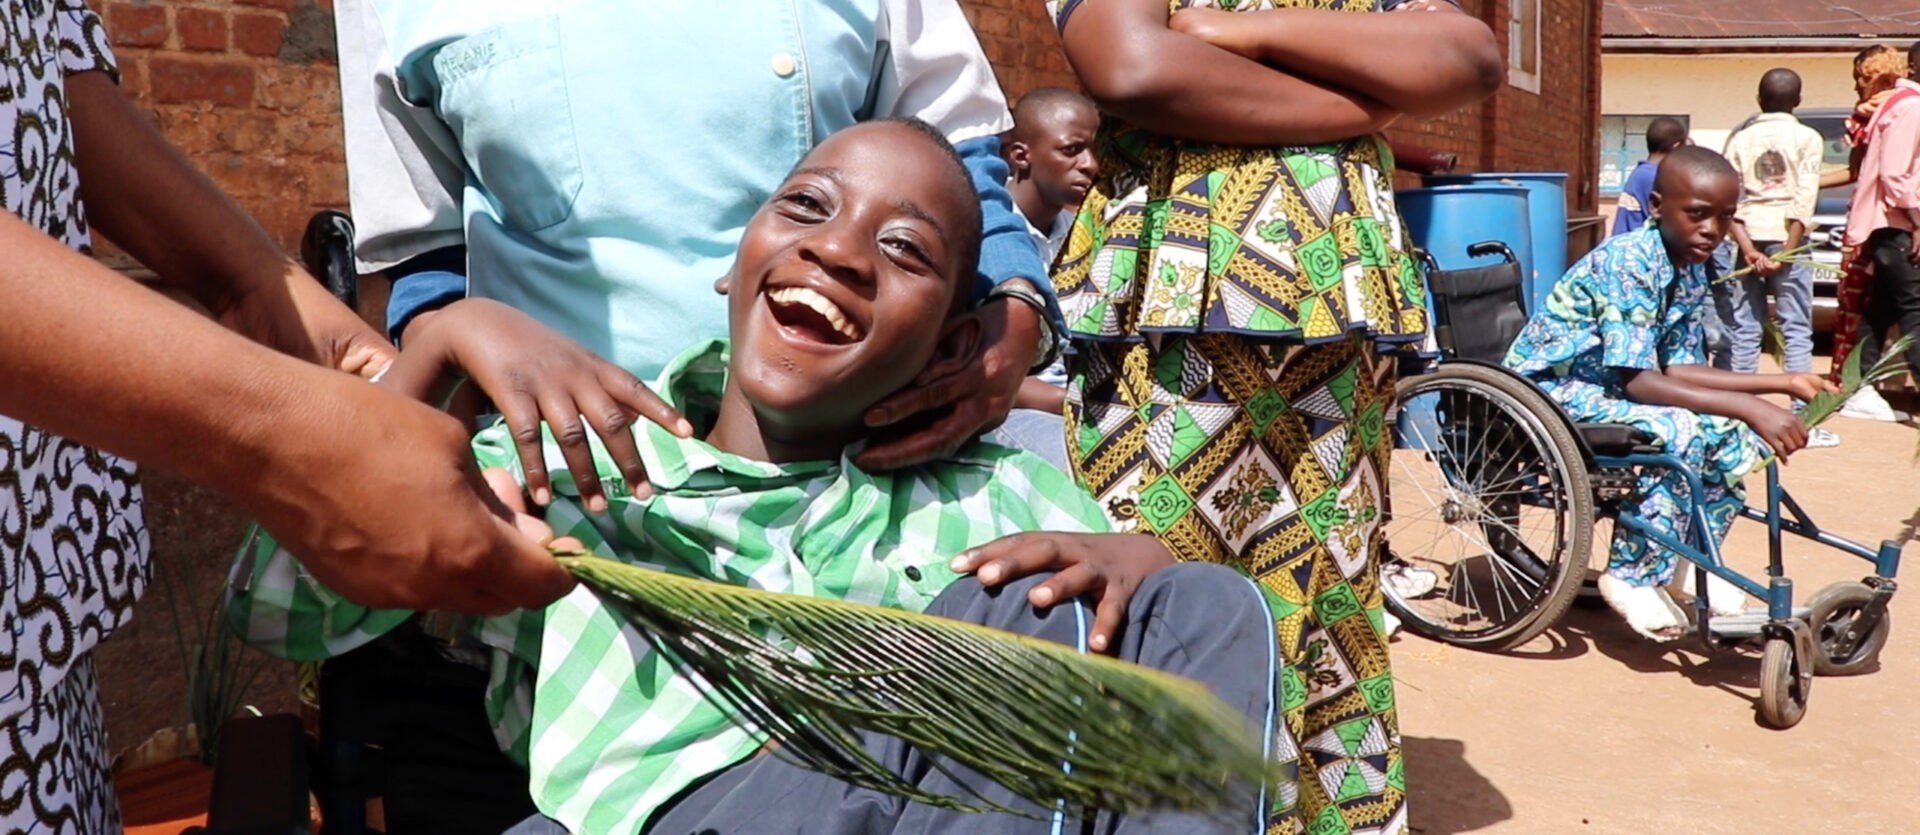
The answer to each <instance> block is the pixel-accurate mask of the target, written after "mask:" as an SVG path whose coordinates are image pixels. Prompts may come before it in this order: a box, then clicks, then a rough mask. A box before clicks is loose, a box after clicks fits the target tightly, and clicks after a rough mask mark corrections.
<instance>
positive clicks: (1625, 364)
mask: <svg viewBox="0 0 1920 835" xmlns="http://www.w3.org/2000/svg"><path fill="white" fill-rule="evenodd" d="M1739 194H1740V177H1739V174H1737V173H1736V172H1735V171H1734V169H1733V166H1732V165H1730V164H1728V163H1727V161H1726V159H1725V158H1723V157H1721V156H1720V155H1719V154H1716V153H1714V152H1712V151H1709V150H1706V149H1704V148H1700V147H1697V146H1691V145H1689V146H1683V147H1680V148H1676V149H1674V150H1673V151H1672V152H1670V153H1669V154H1668V155H1667V157H1666V159H1664V160H1662V161H1661V163H1660V170H1659V174H1658V175H1657V177H1656V178H1655V181H1654V189H1653V193H1652V195H1651V198H1650V200H1649V208H1650V209H1652V223H1650V224H1648V225H1647V226H1645V227H1643V228H1641V229H1639V230H1636V231H1633V232H1629V233H1627V234H1623V235H1617V236H1615V237H1613V238H1609V239H1608V240H1607V241H1606V242H1605V243H1603V244H1601V245H1600V247H1599V248H1598V249H1595V250H1594V251H1593V252H1592V253H1590V254H1588V255H1587V257H1585V258H1583V259H1581V261H1580V263H1578V264H1575V265H1574V267H1573V269H1571V270H1569V271H1568V272H1567V274H1566V276H1565V277H1564V278H1562V279H1561V280H1560V283H1559V284H1557V285H1555V287H1554V289H1553V293H1552V294H1551V295H1550V296H1548V298H1547V303H1546V304H1545V305H1544V306H1543V307H1542V308H1541V309H1540V310H1539V311H1537V312H1535V313H1534V315H1533V319H1532V320H1531V321H1530V322H1528V323H1527V327H1526V330H1524V331H1522V332H1521V334H1520V337H1519V339H1517V340H1515V341H1514V344H1513V347H1512V348H1511V349H1510V350H1509V352H1508V354H1507V359H1506V365H1507V367H1508V368H1511V369H1513V370H1514V371H1517V372H1519V373H1520V374H1521V375H1523V376H1525V377H1527V378H1528V379H1530V380H1532V381H1533V382H1534V383H1535V384H1536V385H1538V386H1539V387H1540V388H1541V389H1542V390H1544V391H1545V392H1546V393H1547V395H1548V396H1549V397H1552V398H1553V399H1554V400H1555V401H1556V402H1558V403H1559V404H1560V405H1561V406H1562V407H1563V408H1565V409H1566V411H1567V413H1568V415H1569V416H1571V417H1572V418H1573V419H1574V420H1575V421H1579V422H1583V423H1621V424H1626V425H1628V426H1632V427H1634V428H1636V429H1639V430H1641V431H1643V432H1646V433H1648V434H1650V435H1652V436H1653V437H1654V438H1655V439H1656V441H1657V442H1658V443H1659V444H1660V445H1661V446H1662V447H1664V448H1665V449H1666V451H1667V452H1668V453H1669V454H1671V455H1673V456H1675V457H1677V458H1679V459H1680V460H1682V461H1684V462H1686V463H1687V465H1688V467H1689V468H1691V469H1692V470H1693V471H1694V472H1696V473H1698V474H1699V476H1700V480H1701V484H1702V485H1703V495H1701V496H1689V495H1687V486H1686V482H1685V480H1684V477H1683V476H1681V475H1680V474H1679V473H1677V472H1670V471H1665V470H1660V469H1654V468H1649V469H1646V470H1643V471H1641V473H1640V475H1639V483H1638V485H1637V487H1638V498H1637V499H1635V502H1636V504H1635V505H1634V507H1632V508H1630V509H1629V512H1632V513H1635V514H1637V515H1639V516H1640V517H1641V518H1643V519H1647V520H1649V521H1652V522H1655V523H1658V524H1663V525H1664V526H1666V527H1667V528H1668V529H1670V530H1673V531H1674V532H1675V534H1676V535H1678V536H1680V537H1682V538H1684V537H1685V535H1686V529H1687V526H1688V524H1689V520H1690V519H1691V518H1692V517H1691V508H1692V506H1693V502H1695V501H1699V502H1704V503H1705V505H1706V516H1707V518H1708V520H1709V521H1710V522H1711V524H1712V530H1711V531H1708V532H1707V533H1708V535H1710V536H1712V537H1713V538H1714V540H1715V541H1716V542H1718V541H1720V540H1722V539H1724V538H1725V536H1726V533H1727V529H1728V528H1729V527H1731V526H1732V524H1733V519H1734V517H1735V516H1736V515H1737V514H1738V512H1739V509H1740V507H1741V506H1742V505H1744V504H1745V502H1746V495H1745V490H1744V487H1743V480H1744V479H1745V477H1746V475H1747V473H1748V472H1750V471H1752V470H1753V469H1754V468H1755V467H1757V466H1759V465H1760V464H1761V462H1763V461H1764V460H1766V458H1767V455H1768V451H1769V450H1771V451H1772V453H1773V454H1776V455H1778V456H1779V457H1780V460H1781V461H1782V462H1784V461H1786V459H1787V456H1789V455H1791V454H1793V453H1794V452H1795V451H1797V450H1799V449H1800V448H1801V447H1803V446H1806V443H1807V430H1806V427H1805V426H1803V425H1801V423H1800V421H1799V420H1798V419H1796V418H1795V417H1794V416H1793V414H1792V413H1791V412H1789V411H1788V410H1786V409H1784V408H1782V407H1780V406H1777V405H1775V404H1773V403H1770V402H1768V401H1766V400H1763V399H1761V398H1760V397H1759V395H1763V394H1786V395H1791V396H1793V397H1797V398H1800V399H1803V400H1804V399H1808V398H1811V397H1813V396H1814V395H1815V394H1817V393H1819V392H1821V391H1826V390H1831V388H1832V384H1831V383H1828V382H1827V381H1826V380H1825V379H1824V378H1822V377H1819V376H1817V375H1813V374H1735V373H1732V372H1727V371H1721V370H1718V369H1715V368H1711V367H1708V366H1707V365H1706V364H1705V363H1706V361H1707V358H1706V352H1705V347H1704V343H1705V332H1704V328H1703V326H1702V324H1701V321H1702V316H1703V315H1704V311H1705V309H1706V305H1707V304H1709V302H1708V301H1707V289H1708V288H1707V279H1706V274H1705V272H1704V270H1703V268H1702V264H1704V263H1705V262H1706V261H1707V259H1708V258H1709V257H1711V256H1712V254H1713V251H1714V249H1715V248H1716V247H1718V246H1719V245H1720V242H1721V241H1722V240H1724V239H1725V238H1726V236H1727V233H1728V230H1729V229H1730V228H1731V225H1732V224H1733V222H1734V212H1735V210H1736V208H1737V207H1738V201H1739ZM1674 566H1675V561H1674V555H1673V554H1672V553H1670V552H1668V551H1667V550H1666V549H1664V548H1660V547H1658V546H1657V545H1654V544H1653V543H1651V542H1648V541H1647V540H1646V538H1645V537H1643V536H1641V535H1638V534H1635V533H1633V532H1632V531H1628V530H1624V529H1619V528H1616V529H1615V531H1614V539H1613V554H1612V558H1611V559H1610V560H1609V561H1608V564H1607V570H1606V572H1605V573H1604V574H1603V575H1601V578H1600V592H1601V595H1602V596H1603V597H1605V598H1606V600H1607V603H1608V604H1609V605H1611V606H1612V607H1613V608H1614V610H1615V611H1617V612H1619V613H1620V614H1621V616H1622V617H1625V618H1626V620H1627V623H1628V624H1629V625H1631V626H1632V627H1633V628H1634V630H1635V631H1637V632H1639V633H1640V634H1642V635H1645V636H1647V637H1648V638H1652V639H1654V640H1672V639H1673V638H1676V637H1679V636H1680V635H1681V634H1682V633H1683V631H1684V629H1685V627H1686V624H1687V619H1686V613H1685V612H1684V611H1682V610H1681V608H1680V607H1679V606H1678V605H1677V604H1676V603H1675V602H1674V601H1673V599H1672V598H1671V597H1669V596H1668V595H1667V594H1666V591H1665V588H1664V587H1665V586H1666V585H1667V584H1668V583H1670V582H1671V581H1672V580H1673V575H1674ZM1710 585H1711V586H1712V588H1711V590H1710V591H1709V594H1708V596H1709V598H1710V602H1711V603H1712V605H1713V608H1714V610H1715V612H1716V613H1722V612H1737V611H1739V610H1740V609H1741V608H1742V607H1743V606H1744V599H1743V598H1742V597H1741V595H1740V592H1739V591H1738V590H1736V589H1735V588H1733V586H1731V585H1729V584H1726V583H1724V582H1721V581H1717V580H1715V581H1712V582H1710Z"/></svg>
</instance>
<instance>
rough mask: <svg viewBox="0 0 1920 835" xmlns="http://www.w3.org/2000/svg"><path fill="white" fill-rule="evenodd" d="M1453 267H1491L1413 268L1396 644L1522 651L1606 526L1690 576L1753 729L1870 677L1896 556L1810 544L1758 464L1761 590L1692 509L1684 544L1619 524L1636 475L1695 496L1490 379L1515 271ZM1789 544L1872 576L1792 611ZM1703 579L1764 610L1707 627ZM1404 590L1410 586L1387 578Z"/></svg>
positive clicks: (1605, 435) (1839, 542) (1601, 429)
mask: <svg viewBox="0 0 1920 835" xmlns="http://www.w3.org/2000/svg"><path fill="white" fill-rule="evenodd" d="M1468 252H1469V254H1471V255H1473V256H1475V257H1484V256H1491V255H1502V256H1504V261H1503V262H1501V263H1497V264H1494V265H1491V266H1485V267H1477V268H1472V269H1463V270H1452V271H1441V270H1439V269H1438V268H1437V266H1436V265H1435V264H1434V263H1433V261H1432V260H1431V259H1426V260H1425V263H1426V273H1427V282H1428V288H1429V292H1430V294H1431V296H1432V300H1433V313H1434V323H1433V335H1434V344H1433V346H1431V347H1432V349H1433V350H1431V351H1429V352H1428V353H1426V354H1424V355H1423V356H1422V357H1421V358H1419V359H1418V360H1414V361H1411V362H1409V363H1408V366H1409V367H1408V368H1406V369H1405V373H1403V375H1402V378H1401V381H1400V385H1399V390H1398V406H1397V413H1396V415H1395V418H1394V421H1393V422H1394V432H1395V450H1394V456H1393V462H1392V465H1391V471H1390V473H1389V483H1390V488H1389V491H1388V493H1389V514H1388V517H1387V520H1386V536H1385V537H1384V541H1385V542H1386V546H1385V547H1386V553H1383V554H1382V555H1381V556H1382V564H1383V566H1384V570H1383V576H1384V578H1385V582H1383V584H1382V586H1383V588H1384V591H1385V594H1386V598H1387V605H1388V606H1389V607H1390V608H1391V609H1392V610H1393V612H1394V613H1395V614H1396V615H1397V616H1399V617H1400V618H1401V620H1402V622H1403V623H1404V624H1405V626H1406V628H1408V629H1411V630H1413V631H1414V632H1416V633H1419V634H1421V635H1425V636H1427V637H1430V638H1433V639H1436V640H1439V641H1444V642H1446V643H1449V644H1454V645H1457V646H1462V647H1468V648H1474V649H1484V650H1493V651H1501V650H1508V649H1512V648H1514V647H1518V646H1519V645H1521V644H1524V643H1526V642H1527V641H1529V640H1532V639H1533V638H1534V637H1535V636H1537V635H1539V634H1540V633H1541V632H1543V631H1545V630H1546V629H1547V628H1548V627H1551V626H1553V625H1554V624H1555V623H1557V622H1558V621H1559V620H1560V618H1561V616H1562V615H1563V614H1565V612H1566V610H1567V607H1568V606H1569V605H1571V604H1572V602H1573V600H1574V598H1575V597H1576V596H1578V594H1579V593H1580V588H1581V585H1582V583H1583V582H1584V580H1585V578H1586V571H1587V565H1588V561H1589V559H1590V556H1591V554H1592V551H1593V546H1594V543H1593V538H1594V533H1593V528H1594V523H1595V521H1596V520H1597V519H1600V518H1609V519H1612V520H1613V524H1614V525H1615V527H1616V528H1630V529H1633V530H1636V531H1640V532H1642V533H1644V534H1645V535H1646V536H1647V537H1648V538H1649V539H1650V540H1652V541H1653V542H1655V543H1657V544H1658V545H1659V546H1662V547H1666V548H1668V549H1670V550H1672V551H1673V552H1674V553H1675V554H1677V555H1678V556H1679V557H1680V558H1682V559H1684V560H1686V561H1687V562H1688V563H1690V564H1691V565H1692V569H1693V571H1694V572H1695V580H1696V583H1695V588H1697V589H1700V593H1699V595H1698V596H1697V597H1696V599H1695V601H1694V607H1693V610H1692V614H1693V615H1694V632H1695V634H1697V635H1698V636H1699V637H1700V638H1701V639H1702V641H1703V642H1704V643H1705V644H1706V646H1707V647H1708V648H1709V649H1714V650H1717V649H1722V648H1727V647H1731V646H1735V645H1739V644H1743V643H1757V644H1759V645H1760V647H1761V651H1762V655H1761V699H1760V714H1761V717H1762V719H1763V720H1764V721H1766V722H1767V723H1768V724H1770V725H1773V726H1774V727H1779V728H1786V727H1791V726H1792V725H1794V724H1795V723H1797V722H1799V721H1800V718H1801V716H1802V715H1803V714H1804V713H1805V711H1806V703H1807V696H1808V693H1809V691H1810V689H1811V686H1812V683H1813V682H1812V677H1813V675H1814V674H1815V673H1818V674H1821V675H1849V674H1854V673H1860V672H1865V671H1867V670H1870V669H1872V668H1873V667H1874V666H1875V663H1876V660H1877V658H1878V656H1879V653H1880V649H1881V647H1882V646H1884V645H1885V643H1886V640H1887V635H1888V632H1889V630H1890V627H1891V622H1890V620H1889V615H1888V613H1887V603H1888V601H1889V599H1890V598H1891V597H1892V596H1893V593H1894V590H1895V584H1894V580H1893V577H1894V574H1895V572H1896V571H1897V570H1898V567H1899V563H1900V546H1899V544H1898V543H1896V542H1893V541H1887V542H1883V543H1881V545H1880V547H1879V548H1878V549H1877V550H1875V549H1871V548H1868V547H1866V546H1863V545H1860V544H1858V543H1855V542H1852V541H1849V540H1847V539H1844V538H1841V537H1839V536H1836V535H1834V534H1832V533H1829V532H1827V531H1824V530H1821V529H1820V527H1819V526H1818V525H1816V524H1815V523H1814V522H1813V521H1812V520H1811V519H1810V518H1809V517H1808V516H1807V514H1806V512H1805V511H1804V510H1802V509H1801V507H1800V506H1799V505H1798V504H1797V503H1795V502H1794V501H1793V499H1792V497H1790V496H1788V495H1787V493H1786V491H1785V490H1784V489H1782V488H1781V486H1780V480H1779V472H1778V469H1777V466H1776V465H1773V464H1769V465H1768V467H1767V486H1766V493H1765V496H1766V498H1765V504H1764V505H1763V506H1760V507H1753V506H1749V507H1747V508H1745V509H1743V511H1742V515H1743V516H1745V517H1746V518H1749V519H1753V520H1756V521H1760V522H1764V523H1766V525H1767V528H1768V535H1769V540H1768V541H1769V548H1768V558H1769V559H1768V568H1767V575H1766V576H1765V577H1764V578H1750V577H1748V576H1746V575H1743V574H1741V573H1740V572H1738V571H1735V570H1733V569H1731V568H1729V567H1727V565H1726V564H1725V562H1724V561H1722V559H1721V557H1720V553H1719V549H1718V547H1717V546H1716V544H1715V543H1714V542H1712V541H1711V536H1710V535H1707V534H1706V533H1705V532H1706V531H1709V530H1711V526H1710V525H1708V524H1707V523H1706V520H1705V518H1704V511H1703V510H1698V509H1696V512H1695V517H1694V519H1693V520H1692V524H1690V525H1688V526H1687V527H1688V529H1689V531H1690V532H1692V533H1691V535H1688V536H1685V537H1680V536H1676V535H1675V533H1674V532H1672V531H1670V530H1667V529H1665V528H1664V527H1662V526H1657V525H1655V524H1652V523H1650V522H1649V521H1648V520H1645V519H1641V518H1639V517H1638V516H1637V515H1635V514H1633V513H1632V512H1630V511H1628V510H1626V509H1625V508H1627V507H1628V506H1630V504H1629V503H1628V502H1627V501H1626V500H1628V499H1630V498H1633V496H1634V495H1635V491H1636V488H1635V474H1636V473H1637V472H1639V471H1640V470H1641V469H1642V468H1648V467H1661V468H1669V469H1673V470H1676V471H1681V472H1685V473H1686V476H1685V477H1686V478H1687V480H1688V481H1689V483H1690V484H1691V486H1692V490H1693V491H1694V495H1699V491H1700V485H1699V479H1698V477H1697V475H1695V474H1693V473H1692V472H1690V471H1687V470H1686V468H1685V466H1684V465H1683V464H1682V463H1681V462H1680V461H1678V460H1677V459H1674V458H1672V457H1670V456H1668V455H1666V454H1665V452H1664V451H1663V450H1661V449H1660V448H1659V447H1658V446H1655V445H1652V443H1651V441H1652V438H1650V437H1648V436H1646V435H1644V434H1642V433H1640V432H1639V431H1638V430H1635V429H1632V428H1631V427H1627V426H1622V425H1618V424H1582V423H1575V422H1574V421H1572V420H1570V419H1569V418H1568V417H1567V415H1566V413H1565V412H1564V411H1563V410H1562V409H1561V408H1560V407H1559V405H1558V404H1557V403H1555V402H1554V401H1553V400H1552V399H1550V398H1548V397H1547V396H1546V394H1545V393H1543V392H1542V391H1541V390H1540V389H1538V388H1536V387H1535V386H1534V385H1533V384H1532V383H1531V382H1529V381H1528V380H1526V379H1525V378H1523V377H1521V376H1520V375H1518V374H1515V373H1513V372H1510V371H1508V370H1506V369H1505V368H1503V367H1502V366H1501V365H1500V361H1501V359H1502V358H1503V357H1504V356H1505V355H1506V352H1507V348H1508V346H1509V345H1511V344H1512V342H1513V340H1514V339H1515V338H1516V337H1518V336H1519V334H1520V330H1521V329H1522V328H1523V327H1524V326H1525V324H1526V316H1525V313H1524V310H1525V306H1524V302H1523V298H1524V297H1523V293H1524V290H1523V287H1524V281H1523V279H1522V275H1521V269H1520V266H1519V265H1518V264H1517V263H1515V259H1514V257H1513V253H1512V252H1511V251H1510V250H1508V249H1507V247H1506V246H1505V245H1503V244H1499V243H1495V242H1487V243H1480V244H1475V245H1474V246H1472V247H1470V248H1469V250H1468ZM1786 533H1791V534H1795V535H1797V536H1801V537H1804V538H1806V539H1810V540H1813V541H1815V542H1819V543H1822V544H1824V545H1827V546H1829V547H1832V548H1835V549H1838V550H1840V551H1843V552H1846V553H1849V554H1852V555H1854V556H1857V557H1859V558H1861V559H1864V560H1866V561H1867V562H1869V563H1871V564H1872V565H1873V567H1874V569H1873V574H1872V575H1871V576H1869V577H1867V578H1865V579H1864V580H1862V581H1860V582H1847V583H1836V584H1834V585H1831V586H1828V587H1826V588H1824V589H1822V590H1820V592H1819V593H1817V594H1815V595H1814V596H1813V597H1812V598H1811V599H1810V600H1809V601H1807V602H1806V604H1805V605H1804V606H1798V607H1796V606H1795V605H1794V599H1793V582H1792V580H1791V579H1789V578H1787V577H1786V576H1785V574H1784V571H1783V569H1782V563H1781V536H1782V534H1786ZM1683 569H1684V567H1683ZM1428 572H1431V574H1430V575H1429V574H1428ZM1709 572H1710V573H1712V574H1714V575H1716V576H1718V577H1720V578H1721V579H1724V580H1726V581H1728V582H1729V583H1732V584H1733V585H1734V586H1736V587H1738V588H1740V589H1741V590H1742V591H1744V592H1746V593H1747V594H1750V595H1752V596H1754V597H1757V598H1759V599H1761V600H1764V601H1766V604H1767V606H1766V611H1765V612H1764V613H1761V612H1751V613H1747V614H1743V615H1740V616H1721V617H1718V618H1716V617H1714V616H1713V615H1712V614H1711V612H1710V611H1709V609H1708V599H1707V595H1708V592H1707V591H1706V575H1707V574H1708V573H1709ZM1408 576H1416V577H1420V578H1422V581H1419V582H1408V581H1405V580H1404V579H1400V580H1397V579H1396V577H1399V578H1405V577H1408Z"/></svg>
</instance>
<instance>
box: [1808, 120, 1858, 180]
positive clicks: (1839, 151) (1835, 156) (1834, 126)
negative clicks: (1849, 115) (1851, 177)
mask: <svg viewBox="0 0 1920 835" xmlns="http://www.w3.org/2000/svg"><path fill="white" fill-rule="evenodd" d="M1800 121H1801V123H1802V124H1805V125H1806V126H1807V127H1810V128H1813V129H1814V130H1817V131H1819V132H1820V139H1821V142H1822V145H1823V147H1822V148H1821V151H1820V162H1821V164H1822V165H1823V166H1827V167H1833V166H1837V167H1840V168H1845V167H1846V166H1847V157H1848V155H1849V154H1850V153H1851V151H1852V149H1850V148H1848V147H1847V121H1846V117H1844V116H1827V115H1818V116H1814V115H1807V116H1802V117H1800Z"/></svg>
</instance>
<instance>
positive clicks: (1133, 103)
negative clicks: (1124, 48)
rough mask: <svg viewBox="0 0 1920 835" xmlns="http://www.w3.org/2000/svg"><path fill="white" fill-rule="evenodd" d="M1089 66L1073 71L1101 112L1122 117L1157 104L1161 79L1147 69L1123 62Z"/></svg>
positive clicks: (1108, 62) (1101, 62)
mask: <svg viewBox="0 0 1920 835" xmlns="http://www.w3.org/2000/svg"><path fill="white" fill-rule="evenodd" d="M1092 63H1093V64H1094V65H1093V66H1086V67H1083V66H1082V65H1081V64H1078V63H1076V64H1074V69H1075V71H1076V72H1078V74H1079V76H1080V83H1081V84H1082V85H1084V86H1085V87H1086V89H1087V96H1088V97H1089V98H1092V99H1093V100H1094V103H1096V104H1098V105H1100V107H1101V109H1103V110H1107V111H1109V112H1113V113H1123V114H1124V113H1129V112H1133V111H1137V110H1138V109H1139V108H1141V107H1142V106H1145V105H1149V104H1152V103H1154V102H1156V101H1158V100H1159V98H1160V96H1161V88H1162V87H1163V86H1164V78H1163V77H1162V76H1161V74H1160V73H1158V72H1154V71H1152V70H1151V69H1149V68H1148V67H1147V66H1146V65H1143V64H1141V63H1138V62H1130V61H1124V60H1119V61H1116V60H1103V61H1098V62H1092Z"/></svg>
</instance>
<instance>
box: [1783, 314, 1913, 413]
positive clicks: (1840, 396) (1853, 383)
mask: <svg viewBox="0 0 1920 835" xmlns="http://www.w3.org/2000/svg"><path fill="white" fill-rule="evenodd" d="M1913 338H1914V335H1913V334H1910V333H1909V334H1903V335H1901V337H1900V338H1899V339H1897V340H1895V341H1894V343H1893V345H1892V346H1890V347H1888V348H1887V350H1886V351H1885V352H1883V353H1882V354H1881V355H1880V360H1879V361H1878V362H1875V363H1874V364H1873V367H1872V368H1869V369H1867V370H1866V371H1865V372H1862V371H1861V370H1860V358H1861V351H1860V349H1859V347H1857V346H1856V347H1855V348H1854V349H1853V352H1852V353H1849V354H1848V355H1847V362H1846V364H1845V365H1843V366H1841V367H1840V390H1839V391H1823V392H1821V393H1820V394H1818V395H1816V396H1815V397H1814V398H1813V399H1812V400H1809V401H1807V406H1806V408H1804V409H1801V410H1800V422H1801V423H1803V424H1805V425H1806V427H1807V428H1808V429H1812V428H1814V427H1816V426H1819V425H1820V424H1822V423H1825V422H1826V420H1827V418H1830V417H1833V416H1834V415H1835V414H1838V413H1839V412H1840V407H1842V406H1845V405H1846V404H1847V401H1848V400H1850V399H1852V398H1853V396H1854V395H1855V394H1857V393H1859V391H1860V390H1861V389H1863V388H1866V387H1867V386H1872V385H1878V384H1879V383H1881V382H1884V381H1886V380H1891V379H1893V378H1895V377H1898V376H1900V375H1902V374H1905V373H1907V371H1908V369H1907V363H1906V361H1905V360H1904V359H1902V357H1903V356H1904V355H1905V354H1906V352H1907V348H1908V347H1909V346H1911V345H1913Z"/></svg>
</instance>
